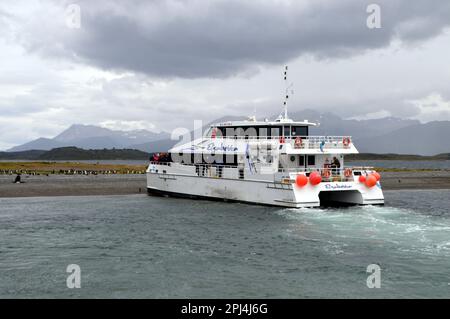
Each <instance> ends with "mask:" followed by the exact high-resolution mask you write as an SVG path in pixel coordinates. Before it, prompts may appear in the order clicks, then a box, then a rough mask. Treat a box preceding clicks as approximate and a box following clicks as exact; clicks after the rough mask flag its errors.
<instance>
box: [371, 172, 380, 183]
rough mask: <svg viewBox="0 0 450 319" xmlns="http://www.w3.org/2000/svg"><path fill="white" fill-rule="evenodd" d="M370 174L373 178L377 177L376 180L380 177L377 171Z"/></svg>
mask: <svg viewBox="0 0 450 319" xmlns="http://www.w3.org/2000/svg"><path fill="white" fill-rule="evenodd" d="M372 175H373V176H375V178H376V179H377V181H379V180H380V178H381V175H380V174H379V173H377V172H373V173H372Z"/></svg>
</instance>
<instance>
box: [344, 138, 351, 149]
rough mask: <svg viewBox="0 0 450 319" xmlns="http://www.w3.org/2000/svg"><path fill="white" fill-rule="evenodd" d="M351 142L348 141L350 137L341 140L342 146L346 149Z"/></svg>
mask: <svg viewBox="0 0 450 319" xmlns="http://www.w3.org/2000/svg"><path fill="white" fill-rule="evenodd" d="M351 142H352V141H351V140H350V137H344V139H343V140H342V144H344V146H345V147H348V146H349V145H350V143H351Z"/></svg>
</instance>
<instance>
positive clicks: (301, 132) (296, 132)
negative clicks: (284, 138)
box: [292, 126, 308, 136]
mask: <svg viewBox="0 0 450 319" xmlns="http://www.w3.org/2000/svg"><path fill="white" fill-rule="evenodd" d="M292 136H308V127H307V126H292Z"/></svg>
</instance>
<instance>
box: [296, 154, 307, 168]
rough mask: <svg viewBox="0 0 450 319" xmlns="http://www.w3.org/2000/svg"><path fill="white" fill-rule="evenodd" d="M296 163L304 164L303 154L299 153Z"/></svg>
mask: <svg viewBox="0 0 450 319" xmlns="http://www.w3.org/2000/svg"><path fill="white" fill-rule="evenodd" d="M298 165H299V166H305V155H300V156H299V157H298Z"/></svg>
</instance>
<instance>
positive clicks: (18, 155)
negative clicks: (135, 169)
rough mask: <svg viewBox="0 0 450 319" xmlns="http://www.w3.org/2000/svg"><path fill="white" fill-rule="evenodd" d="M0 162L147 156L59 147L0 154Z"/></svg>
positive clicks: (122, 151) (108, 150)
mask: <svg viewBox="0 0 450 319" xmlns="http://www.w3.org/2000/svg"><path fill="white" fill-rule="evenodd" d="M0 159H2V160H19V159H20V160H36V161H40V160H44V161H47V160H48V161H52V160H53V161H61V160H79V161H81V160H94V161H95V160H147V159H149V154H148V153H145V152H142V151H138V150H131V149H103V150H84V149H81V148H77V147H61V148H55V149H52V150H51V151H25V152H14V153H8V152H0Z"/></svg>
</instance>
